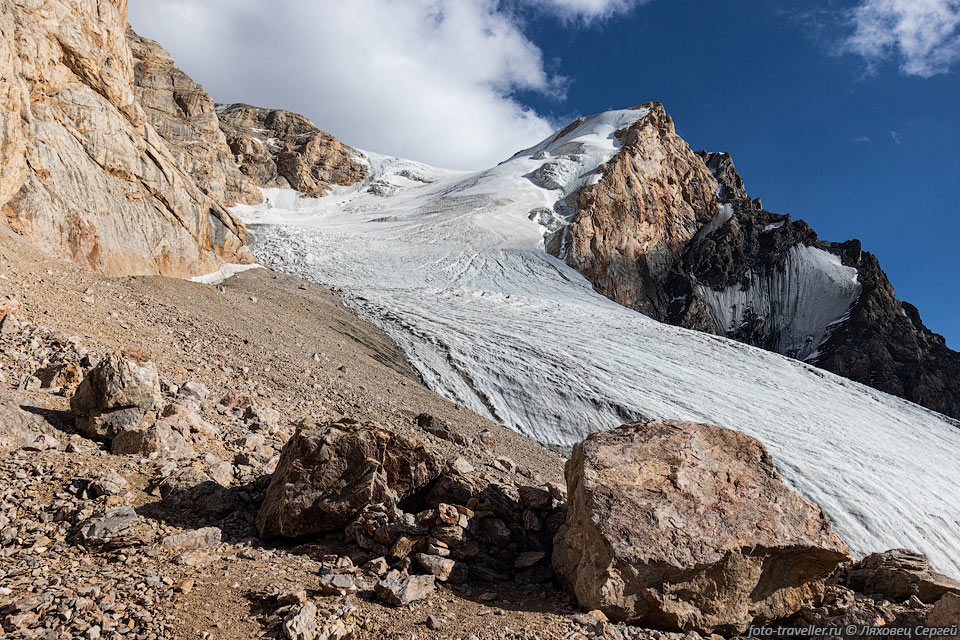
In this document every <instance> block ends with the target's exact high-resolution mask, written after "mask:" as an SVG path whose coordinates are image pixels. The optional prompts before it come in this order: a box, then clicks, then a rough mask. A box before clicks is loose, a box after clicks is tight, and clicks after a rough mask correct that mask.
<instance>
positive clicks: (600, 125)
mask: <svg viewBox="0 0 960 640" xmlns="http://www.w3.org/2000/svg"><path fill="white" fill-rule="evenodd" d="M637 117H642V114H639V115H638V112H636V111H633V112H613V113H611V114H603V116H602V117H597V118H596V119H593V120H589V119H588V120H586V121H584V122H582V123H580V125H579V127H578V130H581V133H580V134H578V133H577V132H576V131H574V132H571V133H570V134H568V135H566V136H564V137H563V138H562V139H560V140H547V141H545V142H544V143H541V145H538V146H537V147H535V148H533V149H532V150H527V151H525V152H521V153H520V154H517V156H514V157H513V158H511V159H510V160H509V161H507V162H505V163H503V164H501V165H500V166H498V167H495V168H493V169H491V170H488V171H483V172H479V173H462V172H452V171H444V170H440V169H433V168H430V167H426V166H425V165H420V164H418V163H412V162H409V161H403V160H397V159H389V158H385V157H383V156H377V155H376V154H367V156H368V162H369V163H370V166H371V170H372V174H373V175H372V176H371V178H370V179H368V180H367V181H365V182H363V183H361V184H359V185H354V186H352V187H346V188H344V187H338V188H337V189H336V190H335V191H334V193H332V194H330V195H328V196H326V197H324V198H320V199H314V200H305V199H298V198H297V197H296V194H293V193H292V192H286V193H280V192H267V193H268V198H267V201H266V203H265V204H263V205H260V206H257V207H251V206H240V207H237V208H236V209H235V210H236V211H237V213H239V214H240V215H241V217H242V218H243V219H244V220H245V221H246V222H248V223H249V224H253V225H255V226H254V227H253V231H254V234H255V236H256V238H257V242H256V244H255V246H254V252H255V253H256V255H257V257H258V259H259V260H260V261H261V262H263V263H264V264H269V265H270V266H273V267H275V268H277V269H279V270H282V271H285V272H287V273H292V274H295V275H298V276H301V277H304V278H308V279H310V280H313V281H316V282H319V283H322V284H325V285H328V286H335V287H339V288H342V289H343V290H344V291H345V293H344V295H345V300H346V302H347V303H348V304H350V305H351V306H352V307H353V308H355V309H357V310H358V312H359V313H360V314H361V315H363V316H364V317H366V318H368V319H370V320H371V321H372V322H374V323H376V324H378V325H379V326H381V327H382V328H383V329H384V330H385V331H386V332H387V333H388V334H389V335H390V336H391V337H392V338H393V339H394V340H395V341H396V342H397V343H398V344H399V345H400V346H401V347H402V348H403V350H404V351H405V352H406V354H407V355H408V357H409V359H410V362H411V364H412V366H413V367H414V368H415V369H416V370H417V372H418V373H419V374H420V375H421V377H422V378H423V380H424V381H425V383H426V384H427V385H429V386H430V387H431V388H432V389H434V390H435V391H437V392H439V393H441V394H443V395H445V396H447V397H449V398H451V399H453V400H455V401H457V402H459V403H461V404H463V405H464V406H467V407H469V408H471V409H473V410H475V411H477V412H479V413H481V414H483V415H486V416H489V417H491V418H493V419H495V420H497V421H499V422H501V423H503V424H505V425H507V426H509V427H511V428H513V429H515V430H517V431H519V432H520V433H523V434H525V435H527V436H529V437H531V438H533V439H536V440H539V441H541V442H544V443H554V444H561V445H570V444H572V443H574V442H576V441H578V440H580V439H582V438H583V437H584V436H585V435H586V434H587V433H589V432H592V431H598V430H602V429H609V428H612V427H615V426H618V425H620V424H622V423H624V422H627V421H629V420H633V419H637V418H675V419H689V420H700V421H705V422H711V423H714V424H719V425H723V426H726V427H731V428H734V429H740V430H742V431H744V432H746V433H748V434H750V435H752V436H754V437H757V438H759V439H760V440H761V441H763V442H764V443H765V444H766V445H767V446H768V447H769V449H770V451H771V453H772V454H773V456H774V458H775V460H776V463H777V466H778V468H779V469H780V471H781V472H782V473H783V475H784V477H785V478H786V479H787V480H788V482H790V483H791V484H792V485H793V486H794V487H796V488H797V489H798V490H799V491H800V492H801V493H803V494H804V495H806V496H807V497H809V498H811V499H813V500H814V501H816V502H817V503H819V504H820V505H821V506H823V508H824V509H825V510H826V511H827V513H828V514H829V515H830V516H831V518H833V521H834V524H835V526H836V528H837V530H838V532H839V533H840V535H841V536H842V537H843V538H844V540H845V541H846V542H847V544H848V545H849V546H850V547H851V549H852V550H853V551H854V552H855V553H857V554H864V553H867V552H872V551H878V550H880V551H882V550H885V549H888V548H893V547H912V548H915V549H918V550H920V551H923V552H924V553H927V554H929V555H930V557H931V559H932V561H933V563H934V564H935V565H936V566H938V567H939V568H940V569H941V570H943V571H947V572H950V573H953V574H960V535H958V534H957V531H958V530H960V495H958V489H957V487H958V486H960V465H958V464H957V459H958V454H960V429H958V427H957V425H956V424H955V423H953V422H951V421H949V420H948V419H946V418H944V417H942V416H940V415H939V414H936V413H933V412H931V411H928V410H926V409H923V408H921V407H919V406H917V405H914V404H911V403H909V402H906V401H904V400H901V399H899V398H895V397H892V396H889V395H886V394H884V393H881V392H879V391H875V390H873V389H870V388H867V387H865V386H863V385H860V384H857V383H855V382H851V381H849V380H846V379H843V378H840V377H838V376H835V375H832V374H830V373H827V372H824V371H821V370H819V369H816V368H815V367H812V366H810V365H807V364H804V363H802V362H799V361H797V360H792V359H790V358H786V357H783V356H779V355H776V354H774V353H770V352H767V351H762V350H760V349H755V348H753V347H750V346H747V345H744V344H741V343H738V342H735V341H732V340H727V339H724V338H719V337H716V336H711V335H707V334H702V333H697V332H693V331H687V330H684V329H680V328H677V327H672V326H667V325H663V324H660V323H657V322H655V321H653V320H651V319H649V318H647V317H645V316H643V315H641V314H639V313H636V312H633V311H631V310H629V309H626V308H624V307H621V306H619V305H617V304H615V303H613V302H611V301H610V300H608V299H606V298H604V297H603V296H600V295H598V294H597V293H595V292H594V291H593V289H592V287H591V286H590V284H589V283H588V282H587V281H586V280H585V279H584V278H583V277H582V276H581V275H580V274H578V273H577V272H575V271H574V270H572V269H570V268H569V267H568V266H566V265H565V264H564V263H563V262H561V261H559V260H556V259H554V258H553V257H551V256H549V255H546V254H544V253H543V252H542V251H540V250H538V249H537V247H538V246H541V241H542V229H543V228H542V227H541V226H540V225H539V224H537V222H536V221H535V220H530V219H529V214H530V212H531V211H533V210H535V209H538V208H547V209H550V208H552V207H553V205H554V204H556V202H557V201H558V199H559V198H561V197H563V194H564V192H565V191H566V189H569V188H573V185H572V184H571V185H567V186H566V188H565V189H560V190H551V189H545V188H543V187H541V186H538V185H537V184H535V183H534V182H533V181H532V180H530V179H529V178H528V177H527V176H528V175H529V174H530V173H531V172H532V171H534V170H536V169H537V168H538V167H540V166H541V165H542V164H543V163H544V162H546V161H549V160H550V158H551V157H553V156H552V154H553V153H554V152H558V151H560V150H561V148H562V147H564V146H565V145H567V144H568V143H582V145H583V148H581V149H579V153H577V154H572V155H579V156H580V160H579V161H578V162H579V163H580V164H581V166H582V172H581V173H582V174H586V175H587V176H588V177H587V178H586V179H588V180H589V179H591V177H592V175H593V174H594V173H595V168H596V166H597V165H593V166H592V167H591V166H590V163H592V162H597V163H598V164H600V163H602V162H605V161H606V160H608V159H609V157H611V156H612V155H613V154H614V153H615V152H616V141H615V139H614V138H613V136H612V133H613V131H614V130H615V129H616V128H618V127H621V126H624V125H623V123H624V122H625V121H628V122H629V121H630V120H629V119H630V118H633V119H634V121H635V119H636V118H637ZM581 134H582V136H581ZM571 148H573V147H567V148H566V150H564V153H566V152H567V151H568V150H569V149H571ZM534 156H539V157H536V158H535V157H534ZM605 158H606V159H605ZM408 176H414V177H415V178H416V179H411V178H410V177H408ZM578 179H579V178H578ZM574 182H576V181H574ZM378 183H379V184H383V185H392V186H394V187H396V188H395V189H388V190H381V191H383V193H386V194H387V195H378V189H372V190H371V187H373V186H374V185H375V184H378ZM721 214H722V215H725V212H721ZM718 220H720V219H718ZM793 260H794V261H795V262H796V263H797V266H796V271H797V274H795V275H794V276H790V278H792V279H795V278H796V277H800V278H801V280H803V279H804V278H806V280H804V281H805V282H807V283H808V284H809V285H810V286H814V282H815V279H811V278H813V276H810V275H809V274H808V273H807V270H810V269H813V270H816V269H818V268H825V269H827V270H828V272H829V273H830V274H832V275H831V276H830V277H836V278H839V279H840V281H841V283H843V282H846V283H847V284H848V285H849V284H852V282H851V281H850V280H851V279H850V278H849V274H848V273H845V272H843V271H842V270H838V269H836V264H834V263H832V261H831V260H830V259H829V258H826V257H824V256H820V255H819V254H815V253H809V252H800V253H798V255H797V256H795V257H794V258H793ZM787 290H789V291H791V292H795V293H797V294H800V293H802V292H803V291H805V289H803V287H800V288H798V287H793V288H791V287H787ZM802 307H803V305H802V304H798V306H797V308H802Z"/></svg>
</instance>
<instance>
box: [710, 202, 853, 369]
mask: <svg viewBox="0 0 960 640" xmlns="http://www.w3.org/2000/svg"><path fill="white" fill-rule="evenodd" d="M712 222H713V221H711V223H712ZM748 277H749V280H750V284H749V286H747V287H742V286H739V285H735V286H731V287H727V288H726V289H723V290H716V289H711V288H709V287H706V286H703V285H698V286H697V293H698V294H699V295H700V298H702V299H703V300H704V301H705V302H706V303H707V308H708V309H709V311H710V316H711V318H712V319H713V321H714V324H715V325H716V326H717V327H718V328H720V329H722V330H723V331H725V332H726V333H727V334H728V335H730V334H733V333H734V332H735V331H736V330H737V329H738V328H739V327H740V326H741V325H743V324H744V323H745V322H748V321H749V319H750V317H751V316H753V317H761V318H766V322H765V324H764V330H765V332H766V335H768V336H771V337H772V340H773V343H772V344H771V347H772V348H773V349H774V350H776V351H777V352H779V353H785V354H787V355H789V356H792V357H794V358H798V359H800V360H803V359H804V358H807V357H809V356H810V355H811V354H812V353H813V352H814V351H816V350H817V348H818V347H819V346H820V345H821V344H823V342H824V340H825V339H826V338H827V337H829V328H830V327H831V326H834V325H836V323H837V321H838V320H839V319H841V318H843V317H844V316H845V315H846V314H847V313H848V312H849V310H850V307H851V306H852V305H853V303H854V302H856V301H857V297H858V296H859V295H860V290H861V286H860V283H859V282H858V281H857V270H856V269H854V268H853V267H845V266H844V265H843V264H842V263H841V262H840V258H839V257H837V256H835V255H833V254H832V253H828V252H826V251H823V250H822V249H817V248H815V247H807V246H804V245H797V246H794V247H792V248H791V249H790V251H789V253H788V254H787V258H786V260H785V261H784V264H783V265H782V267H776V268H773V269H766V270H763V271H761V272H759V273H758V272H757V271H751V272H750V273H749V274H748Z"/></svg>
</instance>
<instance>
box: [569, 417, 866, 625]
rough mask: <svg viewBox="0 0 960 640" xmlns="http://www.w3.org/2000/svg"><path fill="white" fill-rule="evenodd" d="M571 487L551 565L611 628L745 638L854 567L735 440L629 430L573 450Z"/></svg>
mask: <svg viewBox="0 0 960 640" xmlns="http://www.w3.org/2000/svg"><path fill="white" fill-rule="evenodd" d="M566 479H567V487H568V492H569V502H568V512H567V518H566V523H565V524H564V525H563V526H562V527H561V529H560V532H559V533H558V534H557V537H556V540H555V546H554V550H553V567H554V569H555V571H556V572H557V574H558V575H559V576H560V577H561V578H562V579H563V580H564V581H565V582H566V583H567V585H569V587H570V588H571V589H572V590H573V592H574V594H575V595H576V597H577V599H578V600H579V602H580V604H581V606H583V607H584V608H585V609H588V610H592V609H598V610H601V611H603V612H604V613H605V614H606V615H607V616H608V617H609V618H610V619H611V620H615V621H619V622H630V623H642V624H644V625H648V626H653V627H657V628H662V629H675V630H681V631H699V632H701V633H713V632H721V633H733V632H738V631H742V630H744V629H746V628H747V626H749V625H750V624H751V623H757V624H763V623H765V622H769V621H771V620H775V619H780V618H785V617H787V616H789V615H791V614H793V613H795V612H796V611H797V610H799V609H800V607H801V606H802V605H803V603H804V602H807V601H809V600H812V599H814V598H815V597H817V596H818V595H819V594H821V593H822V592H823V588H824V582H825V580H826V578H827V577H828V576H830V575H831V574H832V573H833V572H834V570H835V569H836V568H837V565H838V564H839V563H841V562H843V561H845V560H848V559H849V555H848V552H847V548H846V546H845V545H844V544H843V542H842V541H841V540H840V538H839V537H838V536H837V535H836V533H834V531H833V529H832V527H831V525H830V520H829V519H828V518H827V516H826V515H825V514H824V512H823V511H822V510H821V509H820V508H819V507H818V506H817V505H815V504H814V503H812V502H810V501H809V500H807V499H806V498H803V497H802V496H800V495H799V494H797V493H796V492H794V491H793V490H792V489H790V488H789V487H788V486H787V485H786V484H785V483H784V482H783V480H782V479H781V477H780V475H779V474H778V473H777V471H776V469H775V468H774V465H773V461H772V459H771V458H770V455H769V454H768V453H767V451H766V449H765V448H764V446H763V445H762V444H760V443H759V442H758V441H756V440H754V439H753V438H750V437H749V436H746V435H745V434H743V433H740V432H737V431H732V430H729V429H724V428H721V427H716V426H711V425H704V424H694V423H685V422H668V421H648V422H638V423H633V424H627V425H623V426H622V427H619V428H617V429H613V430H612V431H607V432H603V433H595V434H592V435H590V436H589V437H588V438H587V439H586V440H584V441H583V442H581V443H580V444H578V445H576V446H575V447H574V449H573V455H572V457H571V458H570V460H569V461H568V462H567V465H566Z"/></svg>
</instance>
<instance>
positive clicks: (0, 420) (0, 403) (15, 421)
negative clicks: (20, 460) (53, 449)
mask: <svg viewBox="0 0 960 640" xmlns="http://www.w3.org/2000/svg"><path fill="white" fill-rule="evenodd" d="M52 431H53V428H52V427H51V426H50V425H49V424H47V422H46V421H45V420H44V419H43V418H41V417H40V416H38V415H36V414H34V413H30V412H28V411H24V410H23V409H21V408H20V403H19V402H17V400H16V399H14V398H12V397H2V396H0V451H13V450H14V449H19V448H20V447H22V446H24V445H29V444H31V443H33V442H36V441H37V439H38V438H40V437H42V436H43V435H44V434H47V435H49V434H50V433H52Z"/></svg>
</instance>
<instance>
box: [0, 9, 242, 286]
mask: <svg viewBox="0 0 960 640" xmlns="http://www.w3.org/2000/svg"><path fill="white" fill-rule="evenodd" d="M126 29H127V24H126V2H125V1H123V0H71V1H70V2H64V1H63V0H45V1H44V2H37V3H12V2H4V3H3V4H2V7H0V33H2V38H0V167H2V171H0V207H2V213H3V215H2V216H0V222H2V223H4V224H6V225H7V226H9V227H10V228H11V229H13V230H14V231H16V232H18V233H20V234H22V235H24V236H26V237H27V238H29V239H30V240H31V241H33V242H34V243H36V244H37V245H39V246H41V247H42V248H44V249H45V250H48V251H50V252H51V253H54V254H56V255H58V256H61V257H64V258H67V259H70V260H72V261H74V262H76V263H77V264H79V265H82V266H84V267H87V268H90V269H93V270H95V271H100V272H102V273H106V274H111V275H122V274H164V275H170V276H190V275H196V274H199V273H206V272H210V271H213V270H215V269H217V268H218V267H219V265H220V264H221V263H222V262H224V261H230V262H248V261H251V260H252V256H251V255H250V253H249V250H248V249H247V248H246V247H245V246H244V240H243V237H244V231H243V226H242V224H240V223H239V222H238V221H237V220H236V219H235V218H233V216H232V215H231V214H230V213H229V212H228V211H227V210H226V209H225V208H224V207H225V206H226V205H231V204H233V202H232V201H229V200H230V198H229V197H228V196H230V190H229V189H225V190H224V197H225V198H227V199H226V200H225V201H221V200H220V199H219V197H220V196H219V193H217V192H216V190H215V189H205V188H203V187H201V186H200V185H198V182H197V181H196V180H194V178H193V177H192V176H191V175H190V172H189V171H188V170H186V169H184V168H183V167H181V166H180V162H179V159H178V155H177V153H175V152H174V150H173V149H172V148H171V146H170V145H169V144H168V140H167V139H165V138H164V136H163V135H161V134H160V133H158V131H157V129H156V128H155V127H154V126H153V124H152V122H154V121H156V119H155V118H148V117H147V115H146V113H145V111H144V108H143V107H142V106H141V104H140V98H141V97H142V96H143V92H142V91H138V87H137V85H136V82H135V78H136V73H135V68H136V67H135V61H134V57H133V55H132V52H131V49H130V46H129V43H128V41H127V38H126ZM142 88H143V87H141V89H142ZM196 95H198V96H199V95H200V93H199V91H198V92H197V94H196ZM201 102H202V100H201ZM154 106H155V105H154ZM184 111H185V112H186V111H187V110H184ZM185 126H190V125H188V124H185ZM181 157H184V156H183V154H181ZM201 182H202V183H204V184H206V185H207V186H208V187H209V185H211V184H213V183H214V182H216V180H203V181H201Z"/></svg>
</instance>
